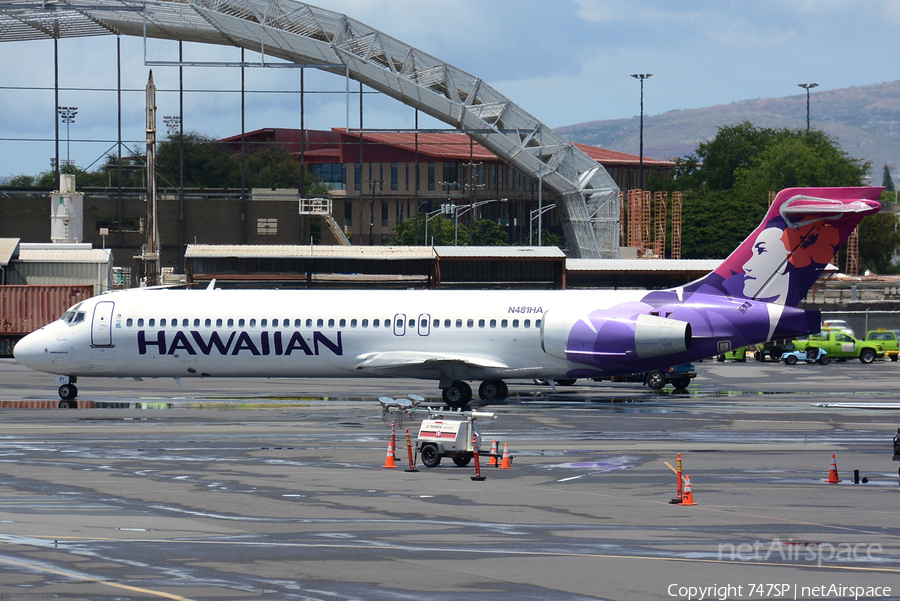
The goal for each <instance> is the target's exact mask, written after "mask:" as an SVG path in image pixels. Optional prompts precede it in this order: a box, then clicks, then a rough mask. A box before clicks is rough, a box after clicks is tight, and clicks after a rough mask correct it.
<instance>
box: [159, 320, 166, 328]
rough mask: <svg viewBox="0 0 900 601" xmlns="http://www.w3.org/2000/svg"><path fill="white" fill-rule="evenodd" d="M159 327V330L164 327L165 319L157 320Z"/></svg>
mask: <svg viewBox="0 0 900 601" xmlns="http://www.w3.org/2000/svg"><path fill="white" fill-rule="evenodd" d="M159 327H161V328H164V327H166V318H165V317H163V318H162V319H160V320H159Z"/></svg>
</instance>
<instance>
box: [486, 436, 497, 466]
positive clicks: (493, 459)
mask: <svg viewBox="0 0 900 601" xmlns="http://www.w3.org/2000/svg"><path fill="white" fill-rule="evenodd" d="M488 465H493V466H496V465H499V464H498V463H497V439H496V438H495V439H494V444H492V445H491V460H490V461H488Z"/></svg>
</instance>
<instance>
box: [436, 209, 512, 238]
mask: <svg viewBox="0 0 900 601" xmlns="http://www.w3.org/2000/svg"><path fill="white" fill-rule="evenodd" d="M508 200H509V199H508V198H491V199H490V200H479V201H478V202H473V203H471V204H469V205H466V206H464V207H459V206H458V205H456V204H454V203H452V202H451V203H447V211H446V212H447V214H450V213H453V215H454V216H455V217H456V225H455V226H454V227H455V229H456V236H455V239H454V241H453V246H457V245H458V244H459V216H460V215H465V214H466V213H468V212H469V211H471V210H472V209H474V208H476V207H480V206H483V205H486V204H488V203H491V202H506V201H508Z"/></svg>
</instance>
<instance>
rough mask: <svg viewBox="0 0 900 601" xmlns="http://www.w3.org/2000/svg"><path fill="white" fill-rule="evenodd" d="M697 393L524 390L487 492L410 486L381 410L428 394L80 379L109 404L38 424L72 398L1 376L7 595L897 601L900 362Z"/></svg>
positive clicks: (91, 396) (700, 386)
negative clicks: (505, 464)
mask: <svg viewBox="0 0 900 601" xmlns="http://www.w3.org/2000/svg"><path fill="white" fill-rule="evenodd" d="M697 371H698V374H699V375H698V377H697V379H696V380H695V381H694V383H692V385H691V386H690V388H689V389H688V390H687V391H686V392H674V391H672V389H671V388H668V389H667V390H666V391H663V392H661V393H660V392H654V391H650V390H648V389H647V388H646V387H644V386H641V385H640V384H611V383H608V382H605V383H596V382H579V383H577V384H576V385H575V386H572V387H557V388H556V389H555V390H554V389H551V388H549V387H547V386H538V385H535V384H534V383H533V382H530V381H519V382H510V395H511V396H510V398H509V399H507V400H506V401H503V402H498V403H493V404H483V403H481V402H477V401H476V402H473V404H472V406H473V408H477V409H479V410H483V411H491V412H495V413H496V414H497V415H498V418H497V419H496V420H495V421H493V422H489V423H487V422H483V423H485V425H484V426H483V427H484V429H485V431H484V437H485V439H486V440H494V439H496V440H497V441H498V442H499V445H500V448H502V446H503V444H504V443H505V444H507V446H508V449H509V451H510V453H511V454H512V455H513V459H512V469H508V470H506V469H498V468H496V467H488V466H485V465H484V464H485V462H484V461H482V465H481V470H482V475H484V476H485V480H483V481H474V480H472V476H474V475H475V469H474V465H473V464H470V465H469V466H467V467H464V468H460V467H456V466H455V465H454V464H453V463H452V462H450V461H446V460H445V461H443V462H442V463H441V465H440V466H439V467H436V468H430V469H429V468H425V467H423V466H421V465H419V466H418V470H419V471H417V472H407V471H405V470H406V468H408V467H409V466H408V463H409V462H408V459H407V451H406V445H405V430H406V428H409V429H410V431H411V432H412V434H413V436H414V435H415V433H416V431H417V430H416V429H417V426H418V422H419V421H420V419H421V412H419V413H417V414H416V415H414V416H413V417H409V416H405V415H400V414H392V415H385V414H383V412H382V409H381V406H380V404H379V403H378V402H377V399H378V397H380V396H390V397H392V398H398V397H403V396H407V395H409V394H411V393H412V394H420V395H422V396H424V397H426V399H427V400H426V403H425V404H435V405H437V404H438V403H439V395H438V391H437V388H436V386H435V385H434V383H432V382H421V381H415V380H400V379H394V380H387V379H386V380H353V379H345V380H330V379H309V380H275V379H273V380H266V379H252V380H249V379H248V380H238V379H221V380H215V379H203V380H200V379H197V380H184V381H183V386H184V389H179V388H178V387H177V386H176V385H175V383H174V382H173V381H172V380H163V379H160V380H145V381H143V382H135V381H132V380H120V379H90V378H84V379H81V380H79V382H78V387H79V391H80V394H79V400H80V401H81V402H82V404H83V406H84V407H87V406H89V405H90V406H92V407H94V408H82V409H41V408H37V407H41V406H48V407H49V406H54V404H55V402H56V401H58V400H59V399H58V396H57V395H56V388H57V386H58V385H57V384H55V383H54V381H53V378H52V377H51V376H48V375H46V374H37V373H35V372H31V371H29V370H27V369H25V368H22V367H20V366H18V365H17V364H16V363H15V362H14V361H12V360H0V382H2V386H0V420H2V421H0V543H2V546H0V599H30V600H35V599H50V598H62V599H93V600H105V599H122V598H128V599H154V598H165V599H216V600H221V599H227V600H232V599H234V600H237V599H287V600H290V599H298V600H299V599H303V600H322V601H326V600H327V601H333V600H350V599H365V600H369V599H385V600H394V599H397V600H400V599H403V600H407V599H429V600H439V601H442V600H445V599H446V600H450V599H453V600H457V599H491V600H492V601H507V600H509V601H512V600H517V601H518V600H529V599H535V600H537V599H541V600H545V599H559V600H576V599H577V600H581V599H613V600H625V599H770V598H781V599H787V598H789V599H853V598H866V599H875V598H877V599H900V521H898V519H897V503H898V500H900V496H898V494H900V485H898V481H900V477H898V467H900V462H895V461H892V438H893V436H894V435H895V434H896V433H897V428H898V427H900V399H898V395H897V386H898V382H900V378H898V375H900V363H891V362H888V361H876V362H875V363H874V364H872V365H862V364H860V363H859V362H847V363H832V364H831V365H828V366H819V365H797V366H793V367H789V366H785V365H781V364H771V363H767V364H761V363H757V362H755V361H748V362H747V363H716V362H703V363H699V364H697ZM27 404H30V407H28V406H26V405H27ZM391 421H394V422H396V424H395V426H396V429H397V442H398V445H397V446H398V448H397V463H398V465H399V468H396V469H386V468H384V467H383V466H384V465H385V463H386V453H387V447H388V443H389V440H390V434H391V429H390V426H391V423H390V422H391ZM679 453H680V454H681V459H682V464H683V467H684V473H685V474H686V475H690V481H691V485H692V486H691V488H692V490H691V492H692V496H693V499H694V501H695V502H696V505H693V506H685V505H683V504H682V505H676V504H671V503H670V501H671V499H672V498H673V497H675V495H676V477H675V474H674V473H673V471H672V470H671V469H670V467H669V466H672V467H675V466H676V461H677V457H678V454H679ZM832 455H833V456H834V458H835V459H834V462H835V464H834V465H835V473H836V475H837V478H838V479H839V480H840V482H837V483H829V482H827V480H828V479H829V476H831V475H832V471H831V468H832ZM854 470H858V472H859V483H855V482H854ZM863 479H865V482H863Z"/></svg>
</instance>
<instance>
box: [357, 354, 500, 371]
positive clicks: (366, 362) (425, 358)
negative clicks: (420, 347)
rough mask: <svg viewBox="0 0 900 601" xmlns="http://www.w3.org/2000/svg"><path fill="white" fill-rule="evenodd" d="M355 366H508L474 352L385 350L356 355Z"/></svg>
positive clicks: (371, 367)
mask: <svg viewBox="0 0 900 601" xmlns="http://www.w3.org/2000/svg"><path fill="white" fill-rule="evenodd" d="M357 359H359V360H360V361H359V363H357V364H356V366H355V368H356V369H357V370H360V371H377V370H392V369H404V370H409V369H417V368H424V369H440V367H441V365H442V364H443V365H446V364H455V365H457V366H466V367H480V368H492V369H508V368H509V366H508V365H506V363H503V362H502V361H500V360H499V359H497V358H496V357H491V356H489V355H479V354H475V353H465V354H463V353H428V352H421V351H386V352H381V353H368V354H365V355H360V356H359V357H357Z"/></svg>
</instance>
